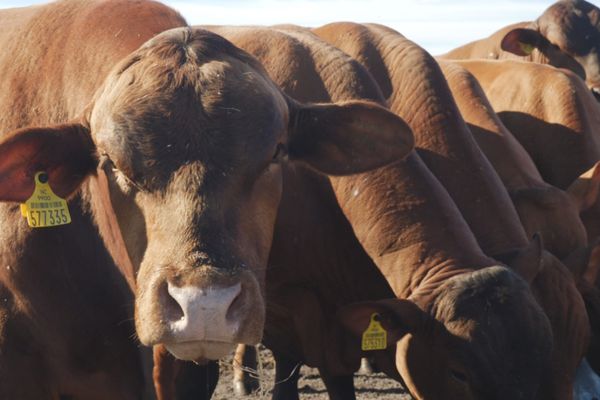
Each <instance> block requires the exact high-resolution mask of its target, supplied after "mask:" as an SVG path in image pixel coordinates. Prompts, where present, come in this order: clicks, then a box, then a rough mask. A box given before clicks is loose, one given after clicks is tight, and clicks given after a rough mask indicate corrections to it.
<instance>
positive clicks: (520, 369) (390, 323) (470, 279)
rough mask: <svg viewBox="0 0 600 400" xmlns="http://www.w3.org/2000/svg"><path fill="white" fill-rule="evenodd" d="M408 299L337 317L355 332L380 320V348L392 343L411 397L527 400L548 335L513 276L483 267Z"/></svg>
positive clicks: (532, 303)
mask: <svg viewBox="0 0 600 400" xmlns="http://www.w3.org/2000/svg"><path fill="white" fill-rule="evenodd" d="M413 301H414V302H413ZM413 301H410V300H401V299H391V300H382V301H378V302H370V303H359V304H355V305H351V306H349V307H348V308H346V309H344V310H342V312H341V318H342V322H343V323H344V324H345V325H346V326H347V327H349V328H350V329H351V330H353V331H355V332H356V333H362V331H364V330H365V328H366V327H367V325H368V322H369V317H370V315H371V314H372V313H378V314H379V315H380V319H381V323H382V326H383V327H384V329H386V330H387V331H388V344H389V345H396V366H397V368H398V372H399V373H400V375H401V377H402V379H403V381H404V383H405V384H406V387H407V388H408V390H409V391H410V392H411V394H412V395H413V396H414V397H415V398H416V399H440V400H441V399H444V400H454V399H456V400H458V399H462V400H464V399H486V400H493V399H532V398H534V397H535V393H536V391H537V389H538V384H539V382H540V377H541V373H542V368H543V366H544V363H545V361H546V360H547V358H548V355H549V352H550V349H551V346H552V332H551V330H550V326H549V324H548V319H547V318H546V317H545V315H544V313H543V312H542V310H541V309H540V307H539V306H538V305H537V303H536V301H535V300H534V298H533V297H532V295H531V292H530V291H529V288H528V285H527V283H526V282H525V281H523V280H522V279H521V278H520V277H519V276H517V275H516V274H515V273H513V272H512V271H510V270H509V269H507V268H505V267H488V268H484V269H482V270H478V271H474V272H469V273H465V274H461V275H458V276H456V277H454V278H451V279H448V280H447V281H445V282H444V283H443V284H442V285H441V286H439V287H438V288H437V289H436V290H435V291H434V293H429V294H427V295H426V296H424V297H422V298H419V296H418V295H417V296H415V297H414V298H413Z"/></svg>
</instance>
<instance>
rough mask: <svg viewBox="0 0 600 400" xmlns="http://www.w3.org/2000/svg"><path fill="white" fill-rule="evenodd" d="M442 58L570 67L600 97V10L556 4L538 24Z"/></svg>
mask: <svg viewBox="0 0 600 400" xmlns="http://www.w3.org/2000/svg"><path fill="white" fill-rule="evenodd" d="M441 57H443V58H451V59H472V58H488V59H504V58H517V59H521V60H523V61H532V62H535V63H540V64H549V65H553V66H555V67H560V68H567V69H570V70H571V71H573V72H575V73H576V74H577V75H579V76H580V77H581V78H582V79H584V80H585V81H586V83H587V86H588V88H589V89H591V90H592V92H593V93H594V95H596V98H600V9H598V7H596V6H595V5H593V4H591V3H588V2H587V1H583V0H561V1H557V2H556V3H554V4H553V5H552V6H550V7H549V8H548V9H547V10H546V11H544V13H543V14H542V15H541V16H540V17H539V18H538V19H537V20H536V21H533V22H522V23H518V24H514V25H510V26H507V27H505V28H503V29H501V30H499V31H498V32H495V33H493V34H492V35H491V36H490V37H488V38H485V39H481V40H476V41H474V42H471V43H469V44H466V45H464V46H461V47H458V48H456V49H454V50H452V51H450V52H448V53H446V54H444V55H442V56H441Z"/></svg>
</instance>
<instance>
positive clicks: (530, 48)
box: [519, 42, 535, 55]
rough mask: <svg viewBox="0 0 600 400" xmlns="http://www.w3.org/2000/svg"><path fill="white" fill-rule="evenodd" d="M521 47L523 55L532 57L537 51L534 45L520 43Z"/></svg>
mask: <svg viewBox="0 0 600 400" xmlns="http://www.w3.org/2000/svg"><path fill="white" fill-rule="evenodd" d="M519 47H520V48H521V50H522V51H523V53H525V54H527V55H530V54H531V53H533V49H535V47H533V46H532V45H530V44H527V43H523V42H519Z"/></svg>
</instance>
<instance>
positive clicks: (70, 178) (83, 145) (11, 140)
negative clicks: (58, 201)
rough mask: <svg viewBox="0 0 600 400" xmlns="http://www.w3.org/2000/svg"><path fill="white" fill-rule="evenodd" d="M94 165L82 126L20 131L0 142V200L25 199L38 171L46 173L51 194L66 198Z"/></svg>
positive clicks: (92, 148)
mask: <svg viewBox="0 0 600 400" xmlns="http://www.w3.org/2000/svg"><path fill="white" fill-rule="evenodd" d="M96 164H97V158H96V148H95V146H94V143H93V141H92V139H91V136H90V132H89V129H88V128H86V127H85V126H83V125H81V124H78V123H74V124H65V125H57V126H53V127H47V128H25V129H19V130H17V131H14V132H12V133H10V134H8V135H7V136H6V137H5V138H4V139H3V140H2V141H0V201H14V202H24V201H25V200H27V199H28V198H29V197H30V196H31V194H32V193H33V190H34V187H35V183H34V177H35V173H36V172H38V171H45V172H46V173H47V174H48V178H49V179H48V182H49V184H50V187H51V188H52V190H53V191H54V193H56V194H57V195H58V196H60V197H63V198H66V197H68V196H69V195H71V194H73V192H75V190H77V189H78V188H79V185H80V184H81V183H82V182H83V180H84V179H85V177H86V176H87V175H88V174H90V173H92V172H94V171H95V169H96Z"/></svg>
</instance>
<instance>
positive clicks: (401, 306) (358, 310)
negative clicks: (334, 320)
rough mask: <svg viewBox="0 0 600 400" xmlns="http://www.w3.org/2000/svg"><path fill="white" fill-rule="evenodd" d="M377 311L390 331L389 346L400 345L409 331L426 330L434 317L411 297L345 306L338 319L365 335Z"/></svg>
mask: <svg viewBox="0 0 600 400" xmlns="http://www.w3.org/2000/svg"><path fill="white" fill-rule="evenodd" d="M373 314H378V317H377V318H378V321H379V323H380V324H381V326H382V327H383V329H385V330H386V332H387V347H390V346H394V345H396V342H397V341H398V340H400V338H402V336H404V335H406V334H407V333H416V332H419V331H422V330H423V328H424V327H425V326H427V320H428V319H431V318H432V317H431V316H430V315H429V314H427V313H425V312H424V311H423V310H421V309H420V308H419V307H418V306H417V305H416V304H415V303H413V302H412V301H410V300H405V299H385V300H378V301H369V302H363V303H354V304H350V305H347V306H344V307H342V308H341V309H340V311H339V312H338V319H339V320H340V322H341V323H342V325H343V326H344V327H345V328H346V329H348V330H349V331H350V332H352V333H353V334H354V335H355V336H357V337H362V334H363V333H364V332H365V330H366V329H367V328H368V326H369V323H370V322H371V316H372V315H373ZM429 326H431V325H429Z"/></svg>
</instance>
